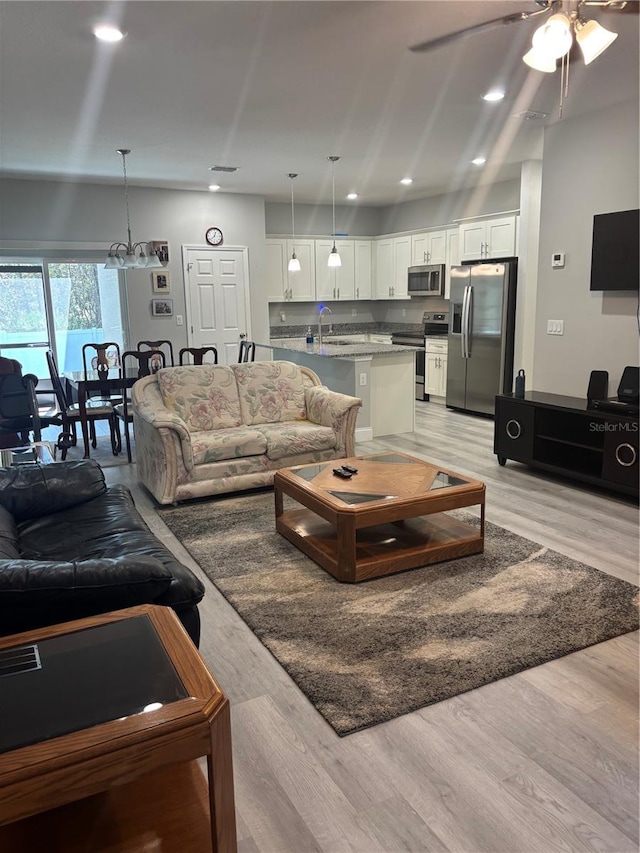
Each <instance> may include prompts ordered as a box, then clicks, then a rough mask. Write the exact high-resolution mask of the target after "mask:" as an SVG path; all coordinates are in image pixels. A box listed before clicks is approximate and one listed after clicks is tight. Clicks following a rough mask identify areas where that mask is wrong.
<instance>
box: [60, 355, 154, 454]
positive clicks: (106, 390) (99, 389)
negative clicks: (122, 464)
mask: <svg viewBox="0 0 640 853" xmlns="http://www.w3.org/2000/svg"><path fill="white" fill-rule="evenodd" d="M139 378H140V375H139V373H138V371H137V370H135V369H134V370H131V371H126V373H125V375H124V376H123V375H122V369H121V368H119V367H112V368H110V369H109V370H107V371H105V370H101V371H98V370H88V371H87V372H86V373H85V371H84V370H73V371H66V372H65V373H64V380H65V381H66V382H67V387H68V389H69V390H70V397H71V399H72V400H73V402H75V403H77V404H78V416H79V418H80V429H81V430H82V441H83V442H84V457H83V458H84V459H89V458H90V456H91V451H90V447H91V443H90V441H89V421H88V420H87V399H88V398H90V397H96V396H100V397H101V398H103V399H105V400H110V399H111V398H112V397H115V396H117V395H118V393H119V392H120V399H121V398H122V394H124V393H125V392H126V389H128V388H131V386H132V385H133V384H134V383H135V382H137V381H138V379H139ZM120 399H119V400H118V401H117V402H120Z"/></svg>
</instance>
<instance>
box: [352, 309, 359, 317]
mask: <svg viewBox="0 0 640 853" xmlns="http://www.w3.org/2000/svg"><path fill="white" fill-rule="evenodd" d="M351 316H352V317H357V316H358V312H357V310H356V309H355V308H352V309H351Z"/></svg>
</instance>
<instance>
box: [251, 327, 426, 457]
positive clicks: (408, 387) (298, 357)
mask: <svg viewBox="0 0 640 853" xmlns="http://www.w3.org/2000/svg"><path fill="white" fill-rule="evenodd" d="M418 349H419V348H418V347H405V346H397V345H394V344H382V343H375V342H365V341H362V342H360V341H358V342H354V341H349V340H347V339H344V340H331V339H329V340H325V341H323V343H322V346H320V345H319V344H317V343H313V344H307V343H305V341H304V340H300V339H299V338H279V339H272V340H271V341H270V342H269V343H268V344H256V357H257V358H267V357H268V356H267V351H270V353H271V357H272V358H273V359H274V360H277V361H292V362H294V363H295V364H301V365H304V366H305V367H309V368H311V370H313V371H314V372H315V373H317V374H318V376H319V377H320V379H321V380H322V382H323V383H324V384H325V385H326V386H327V387H328V388H331V389H332V390H334V391H339V392H341V393H342V394H349V395H350V396H352V397H359V398H360V399H361V400H362V408H361V409H360V411H359V413H358V422H357V425H356V442H364V441H371V440H372V439H374V438H378V437H379V436H382V435H397V434H398V433H403V432H413V430H414V427H415V374H416V368H415V358H416V357H415V353H416V352H417V350H418ZM260 350H262V354H261V355H260V354H259V353H260Z"/></svg>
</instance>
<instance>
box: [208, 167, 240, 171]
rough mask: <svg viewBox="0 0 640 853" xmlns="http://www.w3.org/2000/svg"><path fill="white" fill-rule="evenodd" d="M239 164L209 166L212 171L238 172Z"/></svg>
mask: <svg viewBox="0 0 640 853" xmlns="http://www.w3.org/2000/svg"><path fill="white" fill-rule="evenodd" d="M238 169H239V166H209V171H210V172H237V171H238Z"/></svg>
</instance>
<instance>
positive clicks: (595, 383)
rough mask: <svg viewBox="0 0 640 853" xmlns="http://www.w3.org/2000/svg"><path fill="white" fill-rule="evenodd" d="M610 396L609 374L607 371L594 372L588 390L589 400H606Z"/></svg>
mask: <svg viewBox="0 0 640 853" xmlns="http://www.w3.org/2000/svg"><path fill="white" fill-rule="evenodd" d="M608 396H609V373H608V372H607V371H606V370H592V371H591V376H590V377H589V387H588V388H587V400H588V402H589V403H591V402H592V401H593V400H606V399H607V397H608Z"/></svg>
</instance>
